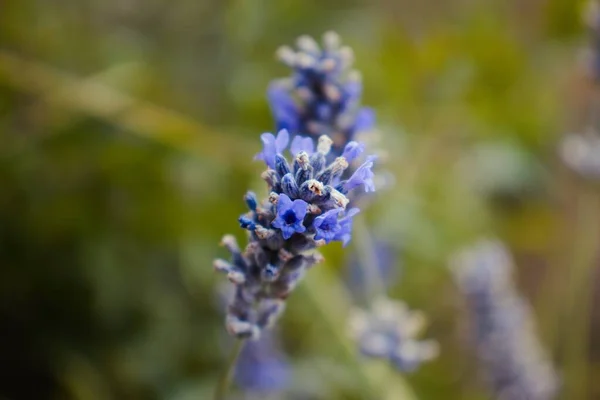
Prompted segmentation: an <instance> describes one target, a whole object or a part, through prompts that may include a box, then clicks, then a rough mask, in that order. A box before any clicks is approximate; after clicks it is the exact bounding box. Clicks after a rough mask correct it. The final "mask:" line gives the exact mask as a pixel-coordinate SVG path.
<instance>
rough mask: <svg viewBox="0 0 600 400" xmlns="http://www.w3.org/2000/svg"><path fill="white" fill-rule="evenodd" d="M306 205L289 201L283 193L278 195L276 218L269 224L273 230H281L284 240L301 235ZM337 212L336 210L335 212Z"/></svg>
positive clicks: (300, 200)
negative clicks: (294, 235) (296, 234)
mask: <svg viewBox="0 0 600 400" xmlns="http://www.w3.org/2000/svg"><path fill="white" fill-rule="evenodd" d="M307 208H308V203H307V202H305V201H304V200H302V199H296V200H294V201H292V200H290V198H289V197H288V196H286V195H285V193H282V194H281V195H279V199H278V201H277V216H276V217H275V220H274V221H273V222H271V225H272V226H273V227H275V228H279V229H281V234H282V236H283V238H284V239H289V238H290V237H291V236H292V235H293V234H294V233H296V232H298V233H302V232H304V231H306V228H305V227H304V225H302V223H303V222H304V217H305V216H306V212H307ZM335 211H337V210H335Z"/></svg>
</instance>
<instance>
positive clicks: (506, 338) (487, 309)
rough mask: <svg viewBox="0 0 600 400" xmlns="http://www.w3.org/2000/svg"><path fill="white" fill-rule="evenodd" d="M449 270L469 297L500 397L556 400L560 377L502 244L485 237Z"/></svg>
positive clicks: (482, 352)
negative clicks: (558, 378)
mask: <svg viewBox="0 0 600 400" xmlns="http://www.w3.org/2000/svg"><path fill="white" fill-rule="evenodd" d="M451 269H452V271H453V273H454V274H455V277H456V280H457V282H458V285H459V287H460V289H461V290H462V291H463V292H464V294H465V296H466V298H467V301H468V305H469V308H470V311H471V314H472V319H473V330H474V339H475V341H476V346H477V352H478V356H479V358H480V359H481V361H482V363H483V364H484V366H485V369H486V372H487V378H488V380H489V383H490V386H491V388H492V390H493V391H494V393H495V394H496V396H497V397H498V398H500V399H506V400H521V399H528V400H548V399H552V398H553V397H554V395H555V394H556V391H557V386H558V383H557V377H556V374H555V372H554V370H553V368H552V365H551V363H550V362H549V360H548V359H547V358H546V356H545V354H544V351H543V349H542V347H541V344H540V342H539V341H538V338H537V336H536V333H535V329H534V324H533V320H532V313H531V310H530V308H529V306H528V304H527V303H526V302H525V300H523V299H522V298H521V297H519V295H518V294H517V292H516V289H515V287H514V284H513V282H512V279H511V273H512V261H511V259H510V256H509V254H508V253H507V251H506V249H505V248H504V246H503V245H502V244H501V243H499V242H497V241H489V240H482V241H480V242H478V243H477V244H475V245H474V246H473V247H472V248H469V249H466V250H463V251H462V252H460V253H459V254H457V255H456V256H455V257H454V258H453V259H452V261H451Z"/></svg>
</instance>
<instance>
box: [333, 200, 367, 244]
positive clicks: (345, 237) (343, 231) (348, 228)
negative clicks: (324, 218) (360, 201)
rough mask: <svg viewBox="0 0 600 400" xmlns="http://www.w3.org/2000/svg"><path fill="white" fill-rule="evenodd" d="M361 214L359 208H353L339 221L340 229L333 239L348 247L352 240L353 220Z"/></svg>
mask: <svg viewBox="0 0 600 400" xmlns="http://www.w3.org/2000/svg"><path fill="white" fill-rule="evenodd" d="M359 212H360V210H359V209H358V208H351V209H350V210H348V212H347V213H346V216H344V218H342V219H340V220H339V221H338V222H339V225H340V229H339V230H338V231H337V233H336V234H335V236H334V237H333V240H339V241H341V242H342V245H343V246H344V247H345V246H347V245H348V243H349V242H350V239H351V238H352V218H353V217H354V216H355V215H356V214H358V213H359Z"/></svg>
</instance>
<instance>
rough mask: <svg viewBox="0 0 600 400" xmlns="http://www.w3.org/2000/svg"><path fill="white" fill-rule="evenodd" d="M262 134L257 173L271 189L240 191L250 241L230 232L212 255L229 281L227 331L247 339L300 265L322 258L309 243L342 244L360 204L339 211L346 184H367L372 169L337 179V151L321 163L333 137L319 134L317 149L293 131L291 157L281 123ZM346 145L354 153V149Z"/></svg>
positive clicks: (273, 314)
mask: <svg viewBox="0 0 600 400" xmlns="http://www.w3.org/2000/svg"><path fill="white" fill-rule="evenodd" d="M261 139H262V141H263V145H264V146H263V151H262V152H261V153H260V154H259V155H258V156H257V158H258V159H261V160H264V162H265V163H266V164H267V167H268V168H267V170H266V171H265V172H264V173H263V175H262V177H263V178H264V179H265V181H266V182H267V184H268V186H269V191H270V194H269V196H268V198H267V199H266V200H264V201H262V202H259V201H258V199H257V197H256V195H255V194H254V193H252V192H248V193H247V194H246V196H245V201H246V205H247V206H248V208H249V209H250V211H249V212H248V213H247V214H244V215H242V216H241V217H240V218H239V222H240V226H241V227H242V228H244V229H246V230H247V231H248V234H249V243H248V245H247V246H246V249H245V250H244V251H243V252H242V250H241V249H240V248H239V246H238V244H237V242H236V240H235V239H234V238H233V236H230V235H227V236H225V237H224V238H223V245H224V246H225V247H227V249H228V250H229V251H230V253H231V255H232V259H231V261H230V262H228V261H225V260H220V259H219V260H216V261H215V263H214V267H215V269H216V270H218V271H220V272H222V273H224V274H226V275H227V277H228V278H229V280H230V281H231V282H232V283H233V284H234V285H235V294H234V296H233V300H232V301H231V303H230V304H229V307H228V313H227V317H226V325H227V329H228V331H229V332H230V333H231V334H232V335H234V336H237V337H240V338H253V339H256V338H258V337H259V335H260V332H261V330H263V329H265V328H268V327H270V326H272V325H273V324H274V322H275V321H276V319H277V318H278V316H279V315H280V314H281V313H282V312H283V310H284V308H285V302H284V300H285V299H286V297H287V296H288V295H289V294H290V293H291V291H292V290H293V289H294V287H295V286H296V285H297V283H298V282H299V280H300V279H301V277H302V276H303V274H304V272H305V271H306V270H307V269H308V268H310V267H311V266H312V265H314V264H315V263H317V262H319V261H320V260H321V256H320V255H319V254H318V253H314V252H312V253H309V251H311V250H314V249H315V248H316V247H318V246H321V245H324V244H326V243H329V242H331V241H341V242H343V244H344V245H345V244H347V243H348V242H349V241H350V239H351V237H352V218H353V217H354V216H355V215H356V214H357V213H358V211H359V210H358V209H357V208H352V209H350V210H348V211H346V206H347V205H348V201H349V200H348V198H347V197H346V195H347V194H348V193H349V191H351V190H353V189H355V188H358V187H360V186H362V185H364V187H365V190H367V189H369V190H370V189H371V188H372V185H371V183H370V180H371V179H372V173H371V174H369V173H360V174H355V175H356V176H355V175H353V176H352V177H351V178H350V179H351V180H352V181H351V182H350V183H349V180H344V179H342V174H343V172H344V171H345V169H346V168H347V167H348V161H347V160H346V159H345V158H344V157H343V156H340V157H337V158H335V159H334V160H333V161H332V162H330V163H327V155H328V154H329V152H330V150H331V145H332V141H331V139H329V138H328V137H327V136H321V137H320V138H319V140H318V144H317V148H316V151H313V146H312V143H310V144H309V143H308V142H306V141H305V140H302V139H300V140H296V139H295V144H294V143H292V144H293V145H294V148H293V149H291V153H292V155H294V158H293V161H292V162H288V160H287V159H286V158H285V157H284V155H283V154H282V153H283V151H284V150H285V149H286V148H287V145H288V142H289V134H288V133H287V132H286V131H285V130H282V131H280V132H279V133H278V134H277V136H274V135H272V134H269V133H266V134H263V135H262V136H261ZM354 146H355V147H360V145H359V144H356V145H354ZM350 153H351V154H352V156H354V157H357V156H358V154H357V153H356V151H351V152H350ZM366 164H368V165H367V166H365V167H364V168H363V170H364V169H368V170H369V172H370V168H371V167H372V158H367V163H366Z"/></svg>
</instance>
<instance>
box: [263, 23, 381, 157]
mask: <svg viewBox="0 0 600 400" xmlns="http://www.w3.org/2000/svg"><path fill="white" fill-rule="evenodd" d="M296 45H297V51H294V50H293V49H292V48H290V47H287V46H284V47H281V48H280V49H279V50H278V52H277V55H278V57H279V59H280V60H281V61H282V62H283V63H284V64H285V65H287V66H288V67H290V68H291V69H293V71H294V74H293V75H292V77H290V78H284V79H278V80H276V81H273V82H272V83H271V85H270V86H269V89H268V93H267V94H268V100H269V104H270V106H271V111H272V113H273V117H274V118H275V121H276V124H277V129H287V130H288V131H289V132H290V133H291V134H292V135H294V136H295V135H306V136H308V137H311V138H312V139H313V140H314V141H315V142H316V140H317V139H318V138H319V137H320V136H321V135H328V136H329V137H331V138H332V139H333V146H332V152H331V155H330V157H331V158H333V157H337V156H340V155H342V154H344V156H345V157H347V161H348V162H352V159H353V157H351V156H349V154H347V153H346V152H345V149H347V148H346V145H348V144H349V143H350V142H352V141H353V140H355V137H356V135H357V134H358V133H361V132H367V131H369V130H371V129H372V128H373V126H374V124H375V115H374V112H373V110H372V109H370V108H366V107H361V106H360V99H361V95H362V83H361V78H360V74H359V73H358V72H357V71H355V70H352V69H351V67H352V63H353V61H354V60H353V58H354V56H353V52H352V49H350V48H349V47H346V46H341V43H340V38H339V36H338V35H337V34H336V33H334V32H327V33H326V34H325V35H323V43H322V46H319V44H318V43H317V42H316V41H315V40H314V39H313V38H311V37H309V36H301V37H299V38H298V40H297V42H296ZM361 151H362V149H361Z"/></svg>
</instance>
